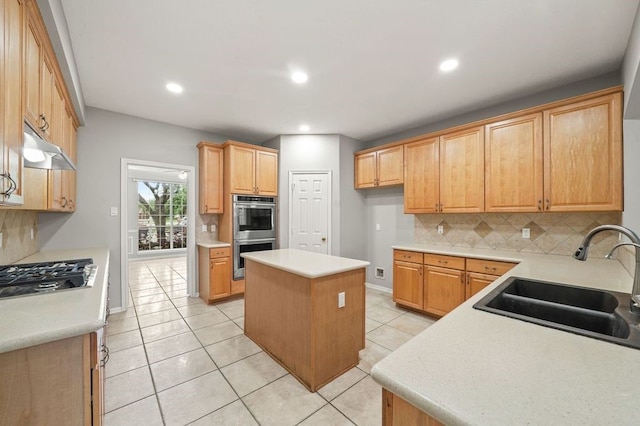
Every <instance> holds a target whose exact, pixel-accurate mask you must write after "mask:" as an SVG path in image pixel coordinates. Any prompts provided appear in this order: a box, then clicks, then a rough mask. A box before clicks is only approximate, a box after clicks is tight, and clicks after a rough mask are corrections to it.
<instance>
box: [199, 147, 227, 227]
mask: <svg viewBox="0 0 640 426" xmlns="http://www.w3.org/2000/svg"><path fill="white" fill-rule="evenodd" d="M198 156H199V159H198V160H199V161H198V163H199V167H198V168H199V170H198V173H199V179H200V185H199V191H200V197H199V198H200V213H201V214H206V213H214V214H220V213H222V212H223V207H222V206H223V204H222V171H223V154H222V149H221V148H219V147H216V146H211V145H200V146H199V152H198Z"/></svg>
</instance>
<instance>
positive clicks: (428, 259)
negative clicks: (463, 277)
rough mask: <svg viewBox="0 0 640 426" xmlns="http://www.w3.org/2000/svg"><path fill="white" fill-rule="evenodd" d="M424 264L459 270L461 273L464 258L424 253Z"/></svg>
mask: <svg viewBox="0 0 640 426" xmlns="http://www.w3.org/2000/svg"><path fill="white" fill-rule="evenodd" d="M424 264H425V265H431V266H441V267H443V268H451V269H460V270H461V271H463V270H464V257H456V256H444V255H441V254H430V253H425V255H424Z"/></svg>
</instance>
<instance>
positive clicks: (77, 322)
mask: <svg viewBox="0 0 640 426" xmlns="http://www.w3.org/2000/svg"><path fill="white" fill-rule="evenodd" d="M88 257H90V258H92V259H93V262H94V263H95V264H97V265H98V270H97V271H96V278H95V283H94V285H93V287H85V288H78V289H72V290H64V291H57V292H52V293H47V294H37V295H28V296H20V297H12V298H4V299H0V353H3V352H9V351H13V350H16V349H22V348H25V347H29V346H35V345H39V344H42V343H48V342H53V341H55V340H60V339H65V338H67V337H73V336H78V335H81V334H85V333H89V332H92V331H96V330H98V329H100V328H101V327H103V326H104V320H105V318H104V317H105V309H106V304H107V285H108V267H109V250H108V249H106V248H95V249H82V250H55V251H45V252H38V253H36V254H33V255H31V256H28V257H26V258H24V259H21V260H20V261H19V262H16V263H33V262H45V261H51V260H70V259H83V258H88Z"/></svg>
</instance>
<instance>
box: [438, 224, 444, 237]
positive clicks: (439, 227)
mask: <svg viewBox="0 0 640 426" xmlns="http://www.w3.org/2000/svg"><path fill="white" fill-rule="evenodd" d="M438 234H440V235H442V234H444V226H442V225H438Z"/></svg>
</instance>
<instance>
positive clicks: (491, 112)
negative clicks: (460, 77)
mask: <svg viewBox="0 0 640 426" xmlns="http://www.w3.org/2000/svg"><path fill="white" fill-rule="evenodd" d="M478 84H482V83H481V82H479V83H478ZM619 84H622V83H621V77H620V73H619V72H617V71H616V72H612V73H608V74H604V75H601V76H598V77H594V78H590V79H587V80H582V81H578V82H575V83H571V84H567V85H564V86H560V87H557V88H555V89H550V90H545V91H543V92H539V93H535V94H532V95H530V96H525V97H522V98H518V99H514V100H511V101H509V102H503V103H500V104H497V105H493V106H490V107H487V108H482V109H479V110H476V111H472V112H469V113H465V114H461V115H457V116H455V117H451V118H447V119H445V120H441V121H437V122H433V123H426V124H425V125H423V126H420V127H416V128H414V129H410V130H406V131H403V132H399V133H394V134H390V135H387V136H384V137H382V138H378V139H374V140H371V141H368V146H369V147H374V146H377V145H382V144H385V143H389V142H395V141H398V140H402V139H406V138H410V137H413V136H419V135H422V134H425V133H430V132H435V131H438V130H442V129H448V128H450V127H454V126H459V125H462V124H467V123H472V122H474V121H478V120H483V119H485V118H491V117H495V116H498V115H501V114H507V113H510V112H514V111H519V110H521V109H525V108H530V107H534V106H538V105H542V104H545V103H549V102H554V101H558V100H561V99H565V98H570V97H572V96H578V95H582V94H584V93H589V92H593V91H596V90H600V89H606V88H609V87H612V86H617V85H619Z"/></svg>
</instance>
